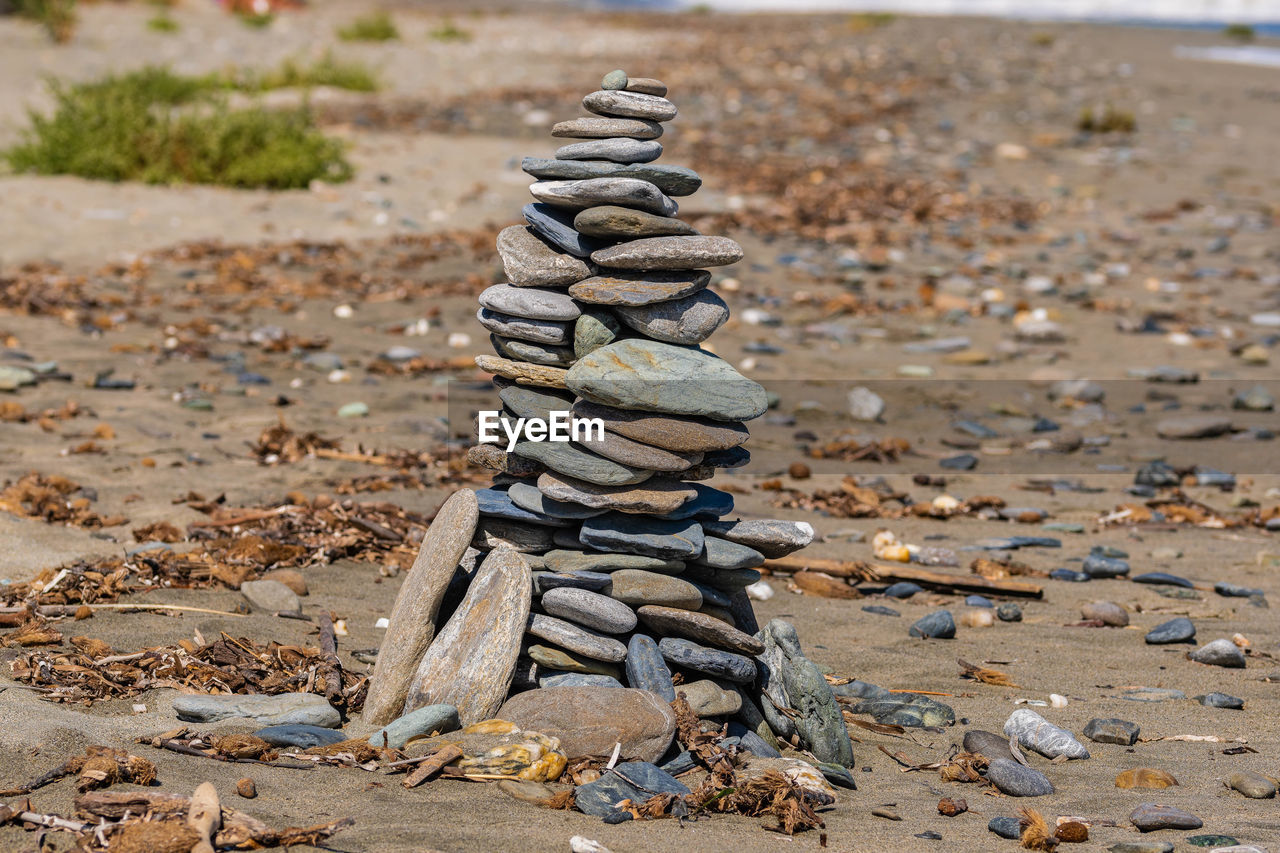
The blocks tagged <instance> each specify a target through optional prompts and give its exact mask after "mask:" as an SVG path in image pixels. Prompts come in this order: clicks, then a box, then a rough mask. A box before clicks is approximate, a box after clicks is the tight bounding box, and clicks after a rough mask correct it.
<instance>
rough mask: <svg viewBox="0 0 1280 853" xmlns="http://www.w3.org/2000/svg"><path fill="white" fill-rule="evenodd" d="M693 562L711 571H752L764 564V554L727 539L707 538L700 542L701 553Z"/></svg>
mask: <svg viewBox="0 0 1280 853" xmlns="http://www.w3.org/2000/svg"><path fill="white" fill-rule="evenodd" d="M693 561H694V562H695V563H697V564H698V565H700V566H709V567H710V568H713V569H754V568H755V567H756V566H760V565H763V564H764V554H761V553H760V552H759V551H757V550H756V549H755V548H748V547H747V546H746V545H739V544H738V543H736V542H730V541H729V540H728V539H717V538H716V537H714V536H707V537H704V539H703V542H702V553H701V554H699V555H698V556H697V557H694V558H693Z"/></svg>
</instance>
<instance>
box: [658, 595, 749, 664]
mask: <svg viewBox="0 0 1280 853" xmlns="http://www.w3.org/2000/svg"><path fill="white" fill-rule="evenodd" d="M636 613H637V615H638V616H639V617H640V621H641V622H643V623H644V624H646V625H648V626H649V627H650V628H652V629H653V631H654V633H656V634H662V635H668V636H669V635H675V636H677V637H685V638H687V639H690V640H697V641H698V642H699V643H702V644H703V645H707V646H715V647H716V648H718V649H728V650H729V651H731V652H740V653H742V654H745V655H758V654H760V653H761V652H762V651H764V643H762V642H761V641H760V640H758V639H756V638H755V637H752V636H751V635H750V634H744V633H743V632H741V631H739V630H738V629H737V628H735V627H733V626H732V625H730V624H729V623H728V622H724V621H722V620H720V619H717V618H716V617H714V616H710V615H708V614H706V613H699V612H697V611H693V610H684V609H680V608H676V607H663V606H661V605H656V604H646V605H644V606H642V607H640V608H639V609H638V610H637V611H636Z"/></svg>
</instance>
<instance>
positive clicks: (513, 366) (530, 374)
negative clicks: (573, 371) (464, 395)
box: [476, 355, 569, 388]
mask: <svg viewBox="0 0 1280 853" xmlns="http://www.w3.org/2000/svg"><path fill="white" fill-rule="evenodd" d="M476 367H478V368H480V369H481V370H483V371H484V372H485V373H493V374H496V375H498V376H501V377H504V378H506V379H511V380H514V381H515V382H516V384H518V385H539V386H541V387H544V388H565V387H568V386H566V385H565V381H564V378H565V376H566V375H567V374H568V372H569V371H567V370H564V369H563V368H559V367H548V366H546V365H543V364H530V363H529V362H527V361H512V360H511V359H509V358H501V357H500V356H496V355H478V356H476Z"/></svg>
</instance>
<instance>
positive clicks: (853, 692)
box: [831, 681, 893, 699]
mask: <svg viewBox="0 0 1280 853" xmlns="http://www.w3.org/2000/svg"><path fill="white" fill-rule="evenodd" d="M831 692H832V693H834V694H835V695H837V696H843V697H845V698H846V699H887V698H889V697H890V696H892V695H893V694H892V693H890V692H889V689H888V688H887V687H881V686H880V685H878V684H868V683H867V682H865V681H850V682H848V683H846V684H833V685H831Z"/></svg>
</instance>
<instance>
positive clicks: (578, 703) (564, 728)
mask: <svg viewBox="0 0 1280 853" xmlns="http://www.w3.org/2000/svg"><path fill="white" fill-rule="evenodd" d="M499 718H500V719H503V720H509V721H511V722H513V723H515V724H516V725H517V726H520V727H521V728H524V729H528V730H530V731H536V732H541V733H542V734H544V735H547V736H548V737H554V738H559V740H560V749H561V750H562V751H563V752H564V753H565V755H567V756H569V757H570V758H577V757H581V756H588V755H590V756H596V757H600V758H607V757H608V756H609V755H610V754H611V753H612V752H613V748H614V744H616V743H620V744H622V749H621V757H622V758H623V759H632V758H638V759H641V760H644V761H656V760H658V758H660V757H661V756H662V754H663V753H664V752H666V751H667V747H669V746H670V745H671V739H672V738H673V737H674V736H675V731H676V715H675V712H674V711H672V710H671V708H670V706H668V705H667V703H666V702H665V701H663V700H662V699H661V698H660V697H658V696H655V695H654V694H652V693H650V692H649V691H647V690H633V689H629V688H622V689H619V688H616V687H548V688H544V689H542V690H530V691H528V692H526V693H520V694H518V695H516V696H512V697H511V698H510V699H508V700H507V702H506V704H505V705H503V706H502V709H501V711H500V712H499ZM619 766H620V767H627V766H628V765H625V764H623V765H619ZM686 790H688V789H686Z"/></svg>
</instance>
